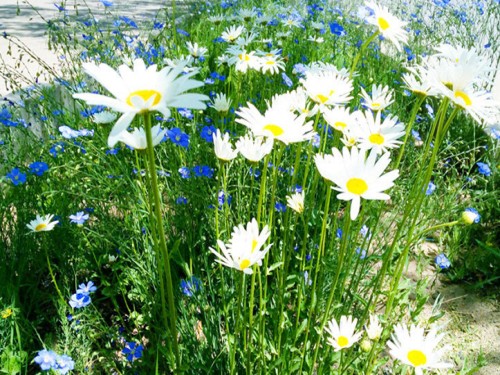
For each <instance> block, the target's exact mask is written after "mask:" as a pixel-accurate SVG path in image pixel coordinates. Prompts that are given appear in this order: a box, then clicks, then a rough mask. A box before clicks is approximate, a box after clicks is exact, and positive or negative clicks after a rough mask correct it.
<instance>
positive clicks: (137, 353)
mask: <svg viewBox="0 0 500 375" xmlns="http://www.w3.org/2000/svg"><path fill="white" fill-rule="evenodd" d="M143 350H144V347H143V346H142V345H140V344H137V343H135V342H127V343H125V348H123V350H122V354H125V355H126V356H127V361H129V362H133V361H134V360H136V359H139V358H141V357H142V351H143Z"/></svg>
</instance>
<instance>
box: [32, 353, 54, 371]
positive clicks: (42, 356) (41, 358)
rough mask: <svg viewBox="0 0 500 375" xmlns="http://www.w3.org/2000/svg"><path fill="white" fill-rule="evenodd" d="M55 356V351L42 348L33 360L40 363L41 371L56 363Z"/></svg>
mask: <svg viewBox="0 0 500 375" xmlns="http://www.w3.org/2000/svg"><path fill="white" fill-rule="evenodd" d="M56 358H57V354H56V353H55V352H53V351H52V350H45V349H43V350H40V351H39V352H38V355H37V356H36V357H35V359H34V361H35V363H36V364H38V365H40V368H41V369H42V370H43V371H47V370H50V369H51V368H53V367H54V366H55V365H56Z"/></svg>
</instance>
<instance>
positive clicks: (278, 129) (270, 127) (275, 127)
mask: <svg viewBox="0 0 500 375" xmlns="http://www.w3.org/2000/svg"><path fill="white" fill-rule="evenodd" d="M263 129H264V130H268V131H270V132H271V133H273V135H274V136H275V137H279V136H280V135H281V134H283V133H284V132H285V131H284V130H283V128H282V127H281V126H278V125H276V124H267V125H266V126H264V128H263Z"/></svg>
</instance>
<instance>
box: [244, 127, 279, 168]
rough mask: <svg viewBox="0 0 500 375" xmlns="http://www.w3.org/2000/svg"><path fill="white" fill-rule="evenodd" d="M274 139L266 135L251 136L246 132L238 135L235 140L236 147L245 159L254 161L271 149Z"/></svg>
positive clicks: (260, 158)
mask: <svg viewBox="0 0 500 375" xmlns="http://www.w3.org/2000/svg"><path fill="white" fill-rule="evenodd" d="M273 144H274V140H273V139H272V138H266V137H255V138H254V137H252V136H251V135H250V134H247V135H245V136H243V137H240V139H238V141H237V142H236V149H237V150H238V151H239V152H240V154H241V155H243V156H244V157H245V159H247V160H249V161H251V162H253V163H256V162H258V161H261V160H262V159H263V158H264V156H266V155H267V154H269V153H270V152H271V150H272V149H273Z"/></svg>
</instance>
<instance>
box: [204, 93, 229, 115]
mask: <svg viewBox="0 0 500 375" xmlns="http://www.w3.org/2000/svg"><path fill="white" fill-rule="evenodd" d="M231 103H232V100H231V99H230V98H228V97H227V96H226V94H224V93H218V94H217V95H215V97H214V98H213V99H212V102H211V103H210V104H209V105H210V107H212V108H213V109H215V110H216V111H217V112H223V113H225V112H227V111H229V108H231Z"/></svg>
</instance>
